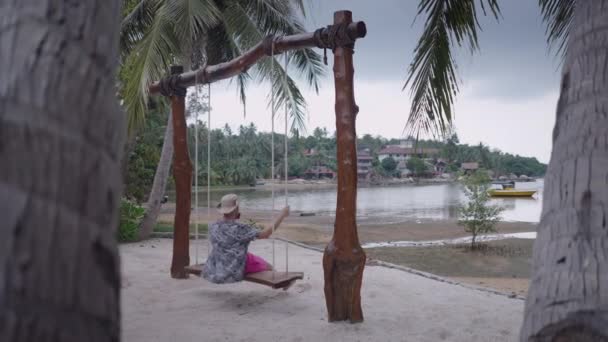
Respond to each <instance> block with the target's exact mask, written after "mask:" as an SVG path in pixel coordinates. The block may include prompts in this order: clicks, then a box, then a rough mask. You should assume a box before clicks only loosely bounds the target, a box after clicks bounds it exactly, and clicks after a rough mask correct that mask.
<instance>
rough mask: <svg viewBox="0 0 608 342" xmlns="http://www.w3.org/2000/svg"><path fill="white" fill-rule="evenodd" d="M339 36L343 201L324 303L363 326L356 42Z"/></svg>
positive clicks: (346, 14) (341, 21)
mask: <svg viewBox="0 0 608 342" xmlns="http://www.w3.org/2000/svg"><path fill="white" fill-rule="evenodd" d="M351 22H352V13H351V12H350V11H340V12H336V13H334V26H335V27H345V26H347V25H349V24H350V23H351ZM349 38H350V37H348V36H340V35H336V36H335V39H336V40H337V41H336V42H334V46H335V48H334V81H335V88H336V105H335V107H336V108H335V110H336V137H337V144H338V146H337V148H338V153H337V161H338V163H337V164H338V199H337V205H336V222H335V224H334V235H333V237H332V239H331V241H330V242H329V244H328V245H327V247H326V248H325V252H324V253H323V270H324V273H325V302H326V304H327V313H328V320H329V321H330V322H333V321H345V320H349V321H350V322H351V323H357V322H362V321H363V311H362V310H361V282H362V280H363V268H364V267H365V260H366V257H365V253H364V252H363V248H361V245H360V244H359V236H358V234H357V219H356V216H357V133H356V130H355V121H356V117H357V113H358V112H359V107H357V104H356V103H355V93H354V84H353V76H354V68H353V49H354V43H355V40H354V39H352V40H351V39H349Z"/></svg>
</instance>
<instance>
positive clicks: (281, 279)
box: [243, 271, 304, 289]
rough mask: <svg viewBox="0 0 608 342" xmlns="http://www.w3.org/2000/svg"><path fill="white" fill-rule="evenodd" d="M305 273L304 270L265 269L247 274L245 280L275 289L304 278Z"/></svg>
mask: <svg viewBox="0 0 608 342" xmlns="http://www.w3.org/2000/svg"><path fill="white" fill-rule="evenodd" d="M303 278H304V273H302V272H276V271H263V272H257V273H249V274H247V275H245V279H243V280H245V281H250V282H252V283H256V284H261V285H266V286H270V287H272V288H273V289H281V288H284V287H287V286H288V285H289V284H291V283H292V282H293V281H295V280H298V279H303Z"/></svg>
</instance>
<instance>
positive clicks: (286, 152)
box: [270, 44, 289, 277]
mask: <svg viewBox="0 0 608 342" xmlns="http://www.w3.org/2000/svg"><path fill="white" fill-rule="evenodd" d="M270 58H271V60H270V64H271V68H270V70H271V71H272V72H273V74H274V73H275V67H274V44H272V46H271V49H270ZM288 61H289V59H288V55H287V52H285V65H284V70H283V80H282V81H283V82H284V86H285V87H287V65H288ZM271 82H272V83H271V95H270V101H271V107H272V124H271V127H272V133H271V136H270V146H271V148H270V150H271V152H270V154H271V159H272V162H271V163H270V164H271V171H270V175H271V177H272V183H271V193H272V218H273V222H274V219H275V218H276V213H275V203H276V202H275V190H274V185H275V184H274V183H275V176H274V170H275V165H274V161H275V160H274V132H275V130H274V119H275V115H276V107H275V95H274V93H275V92H274V79H273V80H272V81H271ZM284 106H285V137H284V139H283V140H284V141H283V142H284V151H283V153H284V156H283V166H284V183H283V190H284V196H285V206H286V207H287V206H288V205H289V192H288V189H287V184H288V180H289V164H288V160H289V145H288V142H289V140H288V139H289V138H288V135H289V113H288V106H287V100H285V103H284ZM274 232H275V226H274V223H273V226H272V265H273V266H274V265H276V258H275V254H276V251H275V241H276V238H275V237H274ZM285 272H286V273H287V272H289V243H288V242H287V241H285ZM273 277H274V273H273Z"/></svg>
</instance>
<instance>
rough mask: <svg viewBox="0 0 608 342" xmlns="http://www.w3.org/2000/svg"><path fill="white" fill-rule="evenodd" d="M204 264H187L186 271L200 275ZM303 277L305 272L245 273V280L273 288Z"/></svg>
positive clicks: (281, 287) (285, 285)
mask: <svg viewBox="0 0 608 342" xmlns="http://www.w3.org/2000/svg"><path fill="white" fill-rule="evenodd" d="M203 265H204V264H198V265H191V266H186V267H185V270H186V273H190V274H194V275H196V276H199V277H200V276H201V273H203ZM302 279H304V273H303V272H278V271H262V272H257V273H249V274H247V275H245V278H244V279H243V280H244V281H249V282H252V283H256V284H260V285H265V286H269V287H272V288H273V289H283V288H286V287H288V286H289V285H290V284H291V283H293V282H294V281H296V280H302Z"/></svg>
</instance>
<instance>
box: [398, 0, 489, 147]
mask: <svg viewBox="0 0 608 342" xmlns="http://www.w3.org/2000/svg"><path fill="white" fill-rule="evenodd" d="M477 4H479V6H480V7H481V9H482V12H483V13H484V15H486V14H487V13H486V6H487V7H488V8H489V9H490V11H491V12H492V15H493V16H494V17H495V18H497V19H498V16H499V13H500V9H499V7H498V2H497V0H421V1H420V4H419V5H418V15H422V14H425V15H426V16H427V19H426V22H425V25H424V31H423V33H422V36H421V37H420V40H419V41H418V44H417V46H416V48H415V50H414V60H413V62H412V64H410V67H409V70H408V78H407V81H406V82H405V85H404V86H403V89H405V88H406V87H407V86H411V94H412V97H413V99H412V105H411V108H410V116H409V118H408V121H407V125H406V131H409V132H407V134H417V133H418V132H420V131H423V132H426V133H430V134H432V135H433V136H442V135H443V134H444V132H446V131H447V130H448V128H449V125H450V123H451V122H452V118H453V108H452V105H453V104H454V97H455V95H456V94H457V93H458V79H457V77H456V62H455V60H454V58H453V56H452V48H453V45H454V44H457V45H458V46H462V45H463V44H464V43H466V44H467V45H468V46H469V49H470V50H471V52H474V51H476V50H477V49H478V48H479V44H478V40H477V29H480V26H479V22H478V19H477V13H478V11H477Z"/></svg>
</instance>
